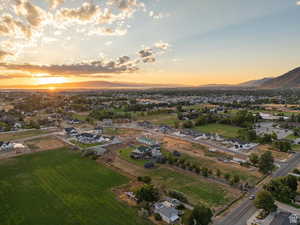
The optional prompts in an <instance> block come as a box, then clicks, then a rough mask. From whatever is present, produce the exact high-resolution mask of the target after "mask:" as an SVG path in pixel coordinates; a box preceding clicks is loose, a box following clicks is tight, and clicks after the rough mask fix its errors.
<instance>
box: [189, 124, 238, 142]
mask: <svg viewBox="0 0 300 225" xmlns="http://www.w3.org/2000/svg"><path fill="white" fill-rule="evenodd" d="M194 129H195V130H197V131H200V132H203V133H211V134H219V135H221V136H224V137H228V138H234V137H237V136H238V132H239V130H241V129H242V128H240V127H235V126H231V125H226V124H217V123H214V124H207V125H203V126H198V127H195V128H194Z"/></svg>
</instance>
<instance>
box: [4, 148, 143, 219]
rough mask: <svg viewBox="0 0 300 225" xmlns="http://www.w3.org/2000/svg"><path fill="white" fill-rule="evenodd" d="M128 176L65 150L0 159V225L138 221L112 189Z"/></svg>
mask: <svg viewBox="0 0 300 225" xmlns="http://www.w3.org/2000/svg"><path fill="white" fill-rule="evenodd" d="M127 182H128V179H127V178H126V177H124V176H122V175H120V174H118V173H116V172H114V171H112V170H110V169H109V168H106V167H104V166H102V165H99V164H97V163H96V162H95V161H92V160H90V159H86V158H81V157H80V154H78V153H76V152H71V151H69V150H66V149H60V150H53V151H47V152H40V153H36V154H31V155H25V156H21V157H17V158H13V159H9V160H3V161H0V202H1V204H0V221H1V225H29V224H30V225H143V224H148V223H147V222H146V221H144V220H142V219H141V218H139V217H138V216H137V213H136V210H135V209H134V208H130V207H128V206H127V205H125V204H123V203H121V202H119V201H118V200H117V199H116V198H115V195H114V193H113V192H112V191H111V189H112V188H113V187H117V186H119V185H122V184H125V183H127Z"/></svg>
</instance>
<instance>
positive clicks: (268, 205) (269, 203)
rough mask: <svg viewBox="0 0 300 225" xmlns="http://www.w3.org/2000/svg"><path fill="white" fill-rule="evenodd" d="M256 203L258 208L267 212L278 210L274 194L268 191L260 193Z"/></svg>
mask: <svg viewBox="0 0 300 225" xmlns="http://www.w3.org/2000/svg"><path fill="white" fill-rule="evenodd" d="M254 203H255V206H256V208H258V209H263V210H265V211H267V212H274V211H276V209H277V206H276V205H275V201H274V198H273V196H272V194H271V193H270V192H269V191H266V190H262V191H260V192H258V194H257V196H256V198H255V201H254Z"/></svg>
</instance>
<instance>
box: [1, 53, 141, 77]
mask: <svg viewBox="0 0 300 225" xmlns="http://www.w3.org/2000/svg"><path fill="white" fill-rule="evenodd" d="M1 67H2V69H5V70H14V71H23V72H28V73H32V74H39V73H42V74H48V75H53V76H58V75H60V76H97V75H99V74H120V73H132V72H135V71H137V70H138V68H137V66H136V62H135V61H131V60H130V57H129V56H122V57H119V58H118V59H117V60H115V61H113V60H110V61H105V60H99V61H91V62H81V63H75V64H63V65H34V64H8V63H0V68H1Z"/></svg>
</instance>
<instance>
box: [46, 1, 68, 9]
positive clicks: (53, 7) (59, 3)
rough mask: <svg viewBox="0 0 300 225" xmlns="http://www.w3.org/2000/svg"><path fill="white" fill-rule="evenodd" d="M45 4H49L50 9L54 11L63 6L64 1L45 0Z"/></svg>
mask: <svg viewBox="0 0 300 225" xmlns="http://www.w3.org/2000/svg"><path fill="white" fill-rule="evenodd" d="M47 2H49V5H50V8H51V9H56V8H57V7H58V6H60V5H61V4H63V3H64V2H65V0H47Z"/></svg>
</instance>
